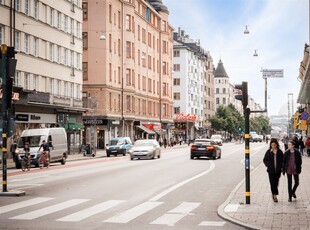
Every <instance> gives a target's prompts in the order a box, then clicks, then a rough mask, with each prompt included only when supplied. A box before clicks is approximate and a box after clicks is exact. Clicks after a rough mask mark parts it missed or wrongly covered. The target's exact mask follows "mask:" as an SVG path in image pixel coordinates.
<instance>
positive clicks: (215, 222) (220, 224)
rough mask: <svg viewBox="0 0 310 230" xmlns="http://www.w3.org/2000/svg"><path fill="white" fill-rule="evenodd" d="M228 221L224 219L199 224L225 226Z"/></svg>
mask: <svg viewBox="0 0 310 230" xmlns="http://www.w3.org/2000/svg"><path fill="white" fill-rule="evenodd" d="M225 224H226V222H223V221H203V222H201V223H200V224H199V226H209V227H223V226H224V225H225Z"/></svg>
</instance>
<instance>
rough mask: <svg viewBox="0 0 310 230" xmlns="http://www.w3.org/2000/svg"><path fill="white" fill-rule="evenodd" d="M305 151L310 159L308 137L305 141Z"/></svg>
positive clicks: (309, 139)
mask: <svg viewBox="0 0 310 230" xmlns="http://www.w3.org/2000/svg"><path fill="white" fill-rule="evenodd" d="M306 150H307V155H308V157H310V137H307V140H306Z"/></svg>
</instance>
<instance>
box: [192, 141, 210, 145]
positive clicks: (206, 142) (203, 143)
mask: <svg viewBox="0 0 310 230" xmlns="http://www.w3.org/2000/svg"><path fill="white" fill-rule="evenodd" d="M197 144H201V145H212V143H211V141H209V140H196V141H195V142H194V145H197Z"/></svg>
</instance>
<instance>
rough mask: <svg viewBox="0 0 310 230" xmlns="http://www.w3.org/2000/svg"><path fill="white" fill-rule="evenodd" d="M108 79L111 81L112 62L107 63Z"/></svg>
mask: <svg viewBox="0 0 310 230" xmlns="http://www.w3.org/2000/svg"><path fill="white" fill-rule="evenodd" d="M109 80H110V82H111V81H112V63H109Z"/></svg>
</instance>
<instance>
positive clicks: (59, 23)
mask: <svg viewBox="0 0 310 230" xmlns="http://www.w3.org/2000/svg"><path fill="white" fill-rule="evenodd" d="M60 27H61V13H60V12H58V11H57V28H58V29H60Z"/></svg>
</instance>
